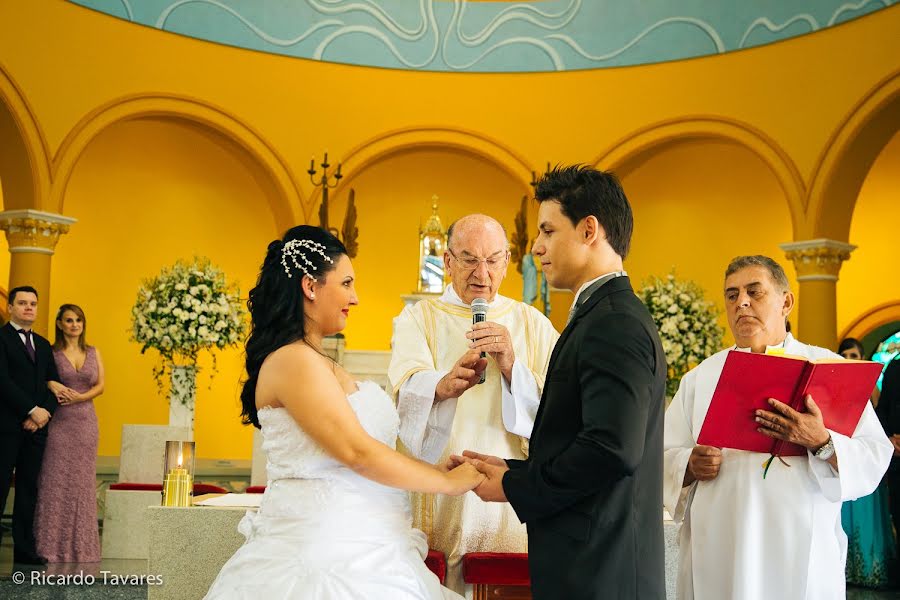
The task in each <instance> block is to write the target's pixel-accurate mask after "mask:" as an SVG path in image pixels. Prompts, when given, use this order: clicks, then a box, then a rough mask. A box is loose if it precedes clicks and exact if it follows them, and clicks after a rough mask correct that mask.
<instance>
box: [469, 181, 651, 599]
mask: <svg viewBox="0 0 900 600" xmlns="http://www.w3.org/2000/svg"><path fill="white" fill-rule="evenodd" d="M535 198H536V199H537V200H538V202H540V203H541V206H540V210H539V213H538V223H539V225H538V228H539V235H538V237H537V240H536V241H535V243H534V250H533V252H534V255H535V256H536V257H537V258H538V259H539V260H540V261H541V265H542V266H543V270H544V275H545V276H546V277H547V280H548V281H549V283H550V284H551V285H553V286H555V287H558V288H565V289H569V290H572V291H573V292H576V295H575V302H574V304H573V308H572V312H571V313H570V316H569V323H568V324H567V325H566V328H565V330H563V332H562V336H561V337H560V339H559V341H558V342H557V344H556V347H555V348H554V350H553V355H552V356H551V358H550V366H549V369H548V372H547V382H546V384H545V386H544V391H543V395H542V397H541V403H540V408H539V409H538V413H537V417H536V420H535V424H534V432H533V433H532V436H531V445H530V456H529V457H528V458H527V459H525V460H505V461H504V460H503V459H500V458H497V457H493V456H486V455H482V454H477V453H475V452H471V451H466V452H464V453H463V454H464V457H454V458H453V459H451V462H458V461H462V460H468V461H470V462H472V464H474V465H475V466H476V467H477V468H478V470H479V471H481V472H482V473H484V474H485V475H486V476H487V479H486V480H485V481H484V482H483V483H482V484H481V485H480V486H479V487H478V488H476V489H475V493H477V494H478V495H479V496H480V497H481V499H482V500H484V501H486V502H509V503H510V504H511V505H512V507H513V509H514V510H515V511H516V515H517V516H518V517H519V519H520V520H521V521H523V522H525V523H526V524H527V526H528V561H529V567H530V570H531V590H532V594H533V597H534V598H535V600H552V599H557V598H566V599H567V600H599V599H600V598H604V599H606V598H609V599H625V598H628V599H640V600H654V599H664V598H665V596H666V590H665V578H664V554H663V522H662V502H663V496H662V476H663V473H662V463H663V435H662V434H663V411H664V408H665V402H664V398H665V384H666V358H665V354H664V353H663V350H662V345H661V344H660V341H659V336H658V334H657V331H656V326H655V325H654V323H653V320H652V319H651V318H650V314H649V313H648V312H647V309H646V308H645V307H644V305H643V304H641V302H640V300H638V298H637V297H636V296H635V294H634V291H633V290H632V288H631V284H630V282H629V280H628V277H627V275H626V273H625V271H624V270H623V269H622V260H623V259H624V258H625V255H626V254H627V253H628V246H629V243H630V241H631V232H632V228H633V220H632V214H631V206H630V205H629V203H628V200H627V199H626V198H625V194H624V192H623V191H622V188H621V186H620V185H619V182H618V180H617V179H616V178H615V176H614V175H612V174H611V173H605V172H602V171H597V170H595V169H591V168H588V167H582V166H573V167H566V168H559V167H557V168H556V169H554V170H553V171H552V172H550V173H547V174H546V175H544V177H543V178H542V179H541V180H540V181H539V182H538V184H537V188H536V193H535Z"/></svg>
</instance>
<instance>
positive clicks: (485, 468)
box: [445, 450, 509, 502]
mask: <svg viewBox="0 0 900 600" xmlns="http://www.w3.org/2000/svg"><path fill="white" fill-rule="evenodd" d="M464 464H468V465H471V466H472V467H475V469H477V470H478V472H479V473H481V475H482V476H483V478H482V480H481V483H479V484H478V485H476V486H475V487H474V488H473V489H472V491H473V492H475V493H476V494H477V495H478V497H479V498H481V499H482V500H483V501H485V502H506V501H507V500H506V493H505V492H504V491H503V474H504V473H506V472H507V471H509V467H508V466H507V465H506V461H505V460H503V459H502V458H498V457H496V456H490V455H487V454H479V453H478V452H472V451H471V450H465V451H464V452H463V453H462V455H461V456H460V455H456V454H451V455H450V458H448V459H447V463H446V465H445V468H446V469H448V470H453V469H455V468H457V467H459V466H460V465H464Z"/></svg>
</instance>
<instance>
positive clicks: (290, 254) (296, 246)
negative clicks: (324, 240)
mask: <svg viewBox="0 0 900 600" xmlns="http://www.w3.org/2000/svg"><path fill="white" fill-rule="evenodd" d="M304 249H306V250H309V251H311V252H315V253H316V254H319V255H321V256H322V258H323V259H325V260H326V261H328V262H330V263H331V264H334V261H333V260H331V257H330V256H328V255H327V254H325V246H324V245H323V244H320V243H319V242H314V241H312V240H290V241H289V242H285V244H284V246H282V248H281V266H283V267H284V272H285V273H287V276H288V277H293V274H292V273H291V269H290V266H289V265H288V258H290V260H291V262H292V263H293V264H294V267H296V268H297V269H299V270H301V271H303V274H304V275H306V276H307V277H309V278H310V279H312V280H313V281H315V282H318V279H316V278H315V277H314V276H313V274H312V272H311V271H317V270H318V269H317V268H316V266H315V265H314V264H312V262H310V260H309V259H308V258H306V254H304V252H303V250H304ZM298 258H299V259H300V260H299V261H298V260H297V259H298Z"/></svg>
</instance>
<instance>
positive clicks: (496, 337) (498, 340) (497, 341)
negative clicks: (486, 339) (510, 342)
mask: <svg viewBox="0 0 900 600" xmlns="http://www.w3.org/2000/svg"><path fill="white" fill-rule="evenodd" d="M494 343H495V344H499V343H500V336H499V335H495V336H494Z"/></svg>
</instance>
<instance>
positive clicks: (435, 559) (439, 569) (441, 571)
mask: <svg viewBox="0 0 900 600" xmlns="http://www.w3.org/2000/svg"><path fill="white" fill-rule="evenodd" d="M425 566H426V567H428V569H429V570H430V571H431V572H432V573H434V574H435V575H437V578H438V579H439V580H440V582H441V583H444V582H446V581H447V557H446V556H444V553H443V552H439V551H437V550H431V549H429V550H428V556H426V557H425Z"/></svg>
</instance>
